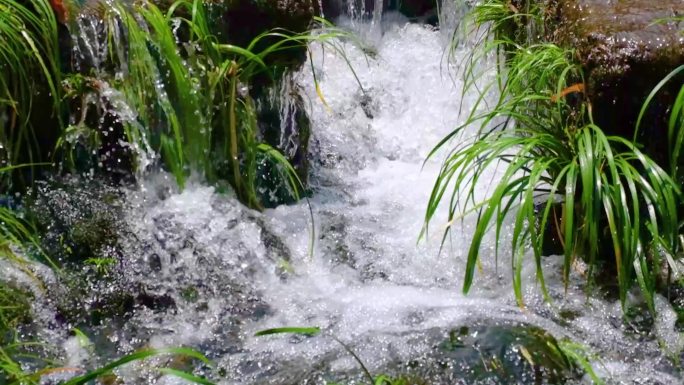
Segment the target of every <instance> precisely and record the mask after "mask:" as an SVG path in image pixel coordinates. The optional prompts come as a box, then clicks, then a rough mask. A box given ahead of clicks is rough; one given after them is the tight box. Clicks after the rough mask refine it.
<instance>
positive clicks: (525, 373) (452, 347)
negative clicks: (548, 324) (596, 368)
mask: <svg viewBox="0 0 684 385" xmlns="http://www.w3.org/2000/svg"><path fill="white" fill-rule="evenodd" d="M318 338H322V337H318ZM376 338H378V336H362V337H359V338H357V339H356V341H355V343H354V344H353V345H350V346H349V348H350V349H351V350H352V351H355V352H356V354H357V355H358V356H359V357H368V355H369V354H373V353H369V352H366V351H365V349H369V348H370V349H371V350H372V349H373V347H375V348H379V347H378V346H377V345H378V343H382V342H378V341H379V340H380V341H383V340H385V341H386V339H387V338H388V335H386V334H384V335H381V338H380V339H379V340H378V339H376ZM391 340H392V341H393V342H392V343H391V344H389V345H388V346H387V348H386V349H385V348H383V349H382V351H383V356H385V357H387V356H389V357H391V356H392V355H393V349H395V347H394V345H395V344H398V345H402V344H406V345H409V346H411V345H412V344H414V343H415V344H416V345H423V344H424V343H425V342H427V343H428V344H429V345H431V346H432V349H431V350H429V351H427V352H425V353H423V354H421V355H420V356H417V357H414V358H411V359H409V360H396V359H395V361H394V362H390V363H388V364H384V365H382V366H380V367H369V368H368V369H369V370H370V371H371V373H383V374H386V375H389V376H391V377H393V378H401V379H407V380H409V379H410V381H411V382H409V383H411V384H423V383H425V384H563V383H566V382H568V381H572V380H577V379H578V378H579V377H580V374H581V373H579V372H578V371H577V370H576V369H575V368H574V367H573V363H572V362H571V361H570V360H569V359H568V357H566V356H565V354H564V353H563V352H562V350H561V349H560V347H559V345H558V342H557V341H556V339H555V338H554V337H553V336H551V335H550V334H549V333H547V332H546V331H544V330H542V329H540V328H538V327H536V326H531V325H526V324H518V323H510V322H502V323H496V324H493V323H492V322H491V321H488V322H484V323H480V322H475V323H473V324H472V325H471V326H461V327H455V328H453V329H447V330H445V329H441V328H432V329H428V330H423V331H413V332H405V333H401V334H393V335H392V336H391ZM348 354H349V352H348V351H347V350H346V349H345V348H342V347H340V349H338V350H335V351H332V352H329V353H328V354H325V355H322V356H321V357H320V358H319V359H318V360H317V361H315V362H307V363H306V364H305V365H306V366H303V365H301V364H298V363H295V362H287V363H274V364H273V365H270V367H272V369H273V371H274V373H273V375H275V376H276V380H275V382H274V383H280V384H303V383H319V382H323V381H322V380H325V381H326V382H335V383H363V382H364V381H366V378H365V377H364V374H363V373H362V371H361V368H360V367H359V368H357V369H347V370H343V371H340V370H339V369H333V367H332V365H331V363H332V362H334V361H335V360H338V359H339V358H340V357H343V356H344V355H348Z"/></svg>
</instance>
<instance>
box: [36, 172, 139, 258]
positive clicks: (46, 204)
mask: <svg viewBox="0 0 684 385" xmlns="http://www.w3.org/2000/svg"><path fill="white" fill-rule="evenodd" d="M121 198H122V194H121V192H120V191H118V190H117V189H115V188H112V187H109V186H107V185H106V184H104V183H102V182H100V181H95V180H89V181H81V180H78V179H76V178H66V179H61V180H57V179H53V180H52V181H50V182H40V183H39V184H38V185H37V189H36V191H33V192H31V193H30V194H29V195H28V196H27V198H26V210H27V213H28V216H29V217H30V218H31V219H32V220H33V221H34V222H35V223H36V225H37V227H38V229H39V231H40V233H41V234H43V237H42V238H41V241H42V246H43V249H44V250H45V251H46V252H47V253H48V255H49V257H51V259H52V260H54V261H57V262H59V263H63V264H67V265H68V264H70V263H74V264H76V265H75V267H76V268H80V264H81V263H83V262H84V261H86V260H88V259H99V260H102V259H107V258H113V259H114V260H116V261H118V260H119V257H120V256H119V254H118V248H117V245H118V236H119V235H120V234H121V233H122V232H124V231H125V227H124V226H123V225H124V223H123V221H122V218H123V209H124V205H123V203H122V201H121Z"/></svg>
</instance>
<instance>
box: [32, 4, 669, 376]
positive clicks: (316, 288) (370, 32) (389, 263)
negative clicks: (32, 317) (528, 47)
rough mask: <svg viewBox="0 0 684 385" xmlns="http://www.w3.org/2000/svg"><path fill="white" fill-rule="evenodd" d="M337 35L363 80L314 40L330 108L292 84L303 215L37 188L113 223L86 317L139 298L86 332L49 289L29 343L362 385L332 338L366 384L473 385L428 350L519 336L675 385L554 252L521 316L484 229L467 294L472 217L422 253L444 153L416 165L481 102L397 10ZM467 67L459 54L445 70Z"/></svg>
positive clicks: (665, 336) (230, 203) (435, 34)
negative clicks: (413, 380)
mask: <svg viewBox="0 0 684 385" xmlns="http://www.w3.org/2000/svg"><path fill="white" fill-rule="evenodd" d="M341 24H345V22H344V21H341ZM347 25H350V26H351V27H353V28H356V29H357V31H360V32H362V33H361V35H363V36H366V37H367V39H366V40H367V44H368V45H369V46H370V49H368V48H366V49H361V48H359V47H357V46H355V45H352V44H347V43H341V44H343V45H344V47H345V51H346V55H347V58H348V60H349V62H350V63H351V65H352V67H353V68H354V69H355V71H356V73H357V75H358V79H359V81H360V84H359V83H357V81H356V79H355V77H354V76H353V74H352V72H351V71H350V70H349V68H348V64H347V62H346V60H345V59H344V58H343V57H341V56H340V55H339V54H337V53H335V52H334V51H333V50H331V49H329V48H328V49H323V48H322V47H319V46H317V45H316V46H312V47H311V48H312V50H313V55H312V58H313V67H314V71H316V75H317V79H319V81H320V84H319V85H320V90H321V92H320V94H321V95H322V97H323V98H324V99H325V102H323V101H322V100H321V97H319V94H318V93H317V91H316V89H315V87H314V84H313V80H312V74H311V66H309V65H308V63H307V65H305V66H304V67H303V68H304V69H303V70H302V71H301V72H300V73H297V74H296V75H295V80H296V82H297V84H298V86H299V88H300V89H301V91H302V92H303V94H304V95H305V99H307V106H308V113H309V115H310V117H311V120H312V135H313V136H312V138H311V145H310V150H309V157H310V161H311V164H312V166H311V174H312V175H311V184H312V187H313V195H312V196H311V197H310V199H309V201H308V202H306V201H303V202H301V203H298V204H294V205H289V206H280V207H278V208H276V209H271V210H267V211H266V212H264V213H258V212H254V211H250V210H248V209H245V208H244V207H243V206H241V205H240V204H239V203H238V202H237V200H236V199H234V198H233V197H231V196H230V195H229V194H219V193H217V192H216V191H215V190H214V188H212V187H208V186H205V185H202V184H201V183H194V184H191V185H190V186H189V187H187V188H186V189H185V191H183V192H181V193H178V192H176V191H175V189H174V188H173V183H172V181H171V179H170V178H169V177H168V176H166V175H164V174H157V175H154V176H149V177H148V178H147V179H146V180H145V181H144V182H143V183H142V185H141V187H140V189H138V190H135V191H126V192H123V193H121V192H115V193H112V194H114V195H116V194H123V198H124V199H123V201H124V202H125V203H123V204H121V205H120V206H117V207H116V208H112V207H110V206H107V205H106V204H104V203H103V205H104V207H100V206H97V205H94V206H93V207H90V206H88V207H87V208H86V207H85V206H81V205H82V203H81V202H82V201H81V200H79V199H83V201H98V200H103V199H104V198H103V197H102V195H97V194H96V193H94V192H91V191H88V190H87V189H85V190H84V191H82V192H81V194H82V196H80V197H74V196H73V195H70V194H69V193H66V192H65V191H64V190H60V189H54V188H53V189H49V190H46V191H45V192H44V194H45V197H47V200H48V201H50V202H51V203H50V204H51V205H53V206H56V207H58V208H59V207H61V209H63V210H77V211H79V210H80V211H79V212H82V211H83V210H90V211H88V212H95V211H97V210H100V209H101V210H110V211H113V212H112V214H111V215H113V216H114V218H116V220H117V221H118V222H119V226H120V227H121V228H122V229H123V230H121V232H120V237H121V241H120V244H119V250H118V251H117V253H118V254H117V255H118V256H119V257H120V258H121V259H122V260H123V262H122V263H121V265H120V266H118V267H117V269H119V271H120V272H121V273H122V274H121V278H119V280H118V281H116V282H115V283H111V282H109V283H102V282H90V284H91V287H90V288H86V289H85V290H84V292H85V294H84V298H85V300H84V302H85V304H86V305H87V307H88V306H89V308H90V309H95V308H96V307H97V306H101V304H102V303H103V301H106V298H109V297H107V295H108V293H111V292H115V291H116V290H117V289H119V288H121V287H124V288H127V289H130V288H135V290H136V291H137V292H141V293H142V294H138V295H137V297H135V298H134V299H133V300H132V301H134V302H135V303H136V306H134V307H133V309H132V310H131V311H130V312H128V314H127V315H126V316H123V317H118V318H115V319H114V320H112V321H107V322H105V323H103V324H100V325H98V326H94V327H89V328H86V327H85V326H84V325H78V324H69V323H59V322H56V321H54V314H53V312H54V311H55V307H59V306H58V305H55V303H56V302H59V301H58V300H56V299H55V298H58V297H59V294H57V292H55V291H54V290H57V289H51V290H53V291H52V292H51V293H50V294H48V295H45V296H40V297H39V298H38V300H37V302H36V307H37V308H38V309H39V315H40V317H39V318H40V319H42V320H43V324H44V325H45V328H43V330H41V332H40V333H41V334H42V336H43V337H44V338H46V339H47V340H48V341H50V342H52V343H54V344H55V345H58V346H61V347H63V349H64V351H65V352H66V353H65V355H66V360H67V362H68V363H69V365H70V366H77V367H78V366H82V365H96V364H97V363H98V362H105V361H106V360H108V359H111V358H113V357H116V356H120V355H121V354H124V353H128V352H131V351H133V350H135V349H137V348H140V347H142V346H151V347H169V346H191V347H194V348H196V349H198V350H199V351H201V352H203V353H205V354H206V355H207V356H208V357H209V358H210V359H212V360H213V361H214V362H215V363H216V366H217V367H218V368H220V369H215V370H214V371H213V372H212V373H214V374H213V376H214V377H212V378H213V379H215V380H218V382H220V383H225V384H251V383H270V384H291V383H323V382H324V381H325V380H329V379H334V378H338V379H339V378H345V377H347V378H351V379H352V381H361V380H362V378H361V377H360V376H359V375H358V373H360V369H359V366H358V363H357V362H356V361H355V360H354V359H353V357H352V356H351V355H350V354H349V353H348V352H346V351H345V349H344V348H342V347H341V345H340V343H338V342H337V341H335V339H337V340H339V341H342V342H343V343H345V344H346V345H347V346H348V347H350V348H351V349H352V350H353V351H354V352H355V353H356V354H357V355H358V357H359V358H360V359H361V360H362V361H363V362H364V363H365V364H366V366H367V367H368V369H369V370H371V371H372V372H374V373H377V372H380V371H385V370H386V371H390V372H391V371H392V370H395V371H399V372H401V371H403V370H406V368H408V367H411V368H413V369H415V370H416V371H417V372H419V373H422V375H424V376H425V377H426V378H427V379H428V380H432V381H433V383H440V384H441V383H443V384H447V383H459V382H460V381H462V382H467V380H464V378H467V377H465V376H464V373H465V371H466V370H467V369H461V371H459V370H458V368H455V367H449V369H448V370H445V369H441V371H440V370H434V368H430V367H429V366H430V363H431V362H432V361H430V357H431V354H432V352H433V351H434V349H435V345H436V342H435V341H439V339H440V338H443V337H444V336H446V335H447V331H448V330H450V329H451V328H455V327H460V326H472V325H475V324H477V323H483V324H486V325H495V324H497V325H512V324H516V325H517V324H520V323H523V324H526V325H535V326H538V327H540V328H542V329H544V330H546V331H548V332H549V333H550V334H552V335H553V336H555V337H557V338H564V337H568V338H570V339H572V340H573V341H577V342H580V343H582V344H585V345H586V346H587V347H588V348H590V349H591V350H592V351H593V352H594V353H596V354H597V357H599V358H600V361H597V363H596V364H595V365H594V366H595V369H596V371H597V372H598V373H599V374H600V375H602V376H605V377H606V378H607V380H608V382H610V383H644V384H646V383H661V384H670V383H677V382H680V381H681V379H680V378H679V377H678V375H677V374H676V371H675V370H674V369H672V365H671V364H669V363H668V362H669V361H668V360H667V359H666V358H665V357H664V356H663V354H662V350H661V349H660V348H659V342H658V338H656V337H655V336H653V335H645V334H643V333H638V332H637V331H635V330H636V329H639V327H638V325H632V324H628V323H625V322H623V320H622V318H621V310H620V307H619V302H618V301H617V300H615V299H606V298H604V297H599V295H600V294H601V293H600V292H599V291H598V290H595V291H594V292H596V293H597V294H592V296H589V297H587V296H586V295H585V292H584V287H583V284H582V282H583V281H582V279H581V277H579V274H575V275H577V277H575V278H573V281H572V282H571V283H570V286H569V289H568V292H567V293H565V289H564V287H563V284H562V282H561V279H560V277H559V272H560V267H559V266H560V260H559V259H558V258H556V257H548V258H546V259H545V264H546V265H547V266H546V268H547V269H546V272H547V282H548V283H549V286H550V293H551V298H552V300H553V301H552V302H551V303H550V304H549V303H546V302H544V301H543V298H542V296H541V293H540V292H539V290H538V288H537V285H536V284H535V283H534V270H533V269H532V266H530V267H529V268H527V269H526V275H527V277H528V278H527V279H526V280H525V282H526V284H525V288H524V290H525V303H526V306H527V307H526V308H525V309H520V308H519V307H518V306H516V304H515V299H514V298H513V295H512V286H511V282H510V278H509V273H510V269H509V267H508V266H509V263H508V261H507V259H506V257H507V255H508V254H507V252H506V247H505V244H503V243H502V251H501V252H500V255H499V263H498V264H497V263H495V257H494V252H493V248H494V240H493V234H492V236H490V238H489V239H488V241H487V242H486V244H485V246H484V247H483V253H482V255H481V260H482V268H481V270H479V271H478V274H477V275H476V280H475V285H474V288H473V290H472V291H471V292H470V293H469V294H468V295H467V296H465V295H463V294H462V293H461V284H462V279H463V266H464V260H465V254H466V252H467V248H468V246H469V243H468V241H469V234H470V232H471V231H472V226H473V223H474V218H466V219H465V220H464V221H463V222H462V223H458V224H456V225H455V228H454V231H453V232H452V236H451V237H450V238H449V239H447V242H446V243H445V245H444V248H443V249H442V250H441V251H440V240H441V232H442V230H443V226H444V225H445V220H444V218H443V217H438V218H437V219H436V220H435V221H434V222H433V224H432V227H431V228H430V232H428V234H427V237H426V238H425V239H422V240H420V241H419V240H418V235H419V234H420V231H421V228H422V226H423V218H424V210H425V206H426V203H427V199H428V197H429V193H430V191H431V188H432V185H433V183H434V181H435V178H436V176H437V174H438V171H439V168H440V164H441V163H440V159H441V156H443V155H444V154H440V155H438V156H436V157H435V158H434V159H431V160H430V161H428V162H426V163H424V160H425V158H426V156H427V154H428V153H429V151H430V150H431V149H432V147H433V146H434V145H435V144H436V143H437V142H438V141H439V140H440V139H441V138H442V137H443V136H444V135H445V134H447V133H448V132H449V131H450V130H451V129H453V128H454V127H455V126H456V125H457V124H458V123H459V121H460V119H462V118H460V117H459V113H458V111H459V110H460V109H462V110H463V111H469V109H470V108H471V107H472V105H473V103H475V100H476V98H477V95H476V94H474V93H473V94H466V95H464V96H463V97H462V95H461V91H462V84H461V82H460V80H459V79H460V78H459V77H458V76H457V75H456V74H457V73H458V70H459V68H458V67H457V66H455V65H453V64H452V61H449V60H447V58H446V56H445V49H446V41H447V39H446V38H445V37H446V34H445V32H443V31H439V30H435V29H433V28H431V27H428V26H422V25H417V24H406V23H405V22H403V21H402V20H401V18H400V17H395V16H393V15H391V14H388V15H384V21H383V22H382V24H381V23H380V21H379V19H376V20H375V21H374V22H370V21H368V22H361V21H358V20H356V21H354V22H353V23H352V22H351V21H348V22H347ZM378 25H380V27H381V28H378ZM467 54H468V48H467V46H466V47H462V48H460V49H459V50H458V51H457V52H455V54H454V57H455V58H459V57H460V58H462V57H465V55H467ZM482 68H483V69H484V68H486V63H483V64H482ZM493 75H494V74H490V75H489V76H493ZM462 140H466V139H462ZM492 178H496V172H495V170H493V171H492ZM478 189H479V190H478V195H479V196H484V195H485V194H486V193H487V186H486V184H484V185H482V186H479V187H478ZM105 195H106V192H105ZM74 202H76V203H74ZM74 206H76V208H75V207H74ZM98 207H99V208H98ZM75 215H80V214H75ZM312 229H313V232H312ZM504 236H505V234H504ZM312 239H313V241H314V242H313V247H312V246H311V241H312ZM502 242H504V241H502ZM45 274H47V273H45ZM103 298H104V299H103ZM658 302H659V303H660V308H661V316H660V317H659V318H658V319H657V320H656V321H655V330H657V331H658V332H659V339H660V341H661V342H662V343H663V346H665V347H667V348H670V349H676V348H677V347H678V346H679V345H680V342H679V336H678V334H677V333H675V332H674V318H673V315H672V311H671V310H669V308H668V307H667V305H665V303H666V301H664V300H658ZM96 324H97V323H96ZM283 326H317V327H321V328H322V329H323V331H324V332H323V334H322V335H320V336H317V337H310V338H308V337H304V336H287V335H278V336H268V337H254V336H253V335H254V333H255V332H257V331H259V330H263V329H268V328H276V327H283ZM73 327H80V328H82V329H83V330H84V331H86V332H87V334H89V336H91V339H92V340H93V342H94V343H95V346H94V347H93V346H84V345H83V344H80V343H79V342H78V339H77V337H70V330H71V329H72V328H73ZM633 329H635V330H633ZM406 363H411V365H413V366H411V365H408V366H407V365H405V364H406ZM166 364H168V363H166ZM171 364H173V365H175V366H176V367H184V365H185V366H187V365H188V363H187V362H172V363H171ZM134 368H137V366H135V365H132V366H128V367H125V368H124V369H122V370H119V371H118V372H117V374H118V376H119V377H120V378H122V379H125V380H126V381H127V383H131V384H135V383H143V382H148V381H149V382H155V381H156V383H162V384H176V383H182V380H180V379H178V378H176V377H172V376H161V377H160V375H159V374H158V373H156V372H150V371H147V372H145V371H143V372H140V371H134V370H133V369H134ZM445 372H448V373H446V374H445ZM207 373H208V372H207ZM216 373H220V374H221V377H219V378H217V377H215V376H216ZM580 380H581V379H580ZM584 380H585V381H586V380H587V379H586V378H585V379H584ZM306 381H308V382H306ZM521 381H523V382H524V380H521ZM487 383H488V382H487Z"/></svg>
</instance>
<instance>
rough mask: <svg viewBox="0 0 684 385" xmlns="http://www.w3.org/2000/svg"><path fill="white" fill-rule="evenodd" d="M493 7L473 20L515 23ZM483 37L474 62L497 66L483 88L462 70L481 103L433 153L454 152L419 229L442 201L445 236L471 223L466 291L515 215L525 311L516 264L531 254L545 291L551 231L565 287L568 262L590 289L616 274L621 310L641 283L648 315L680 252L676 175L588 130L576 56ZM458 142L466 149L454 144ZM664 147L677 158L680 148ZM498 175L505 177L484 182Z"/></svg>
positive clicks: (675, 128)
mask: <svg viewBox="0 0 684 385" xmlns="http://www.w3.org/2000/svg"><path fill="white" fill-rule="evenodd" d="M499 3H501V2H498V1H487V2H485V3H483V5H480V6H478V7H476V8H475V10H474V12H475V16H474V18H475V20H476V21H478V20H480V21H482V20H483V21H487V22H489V23H492V24H490V25H491V26H493V27H492V28H495V29H494V30H495V31H498V30H497V29H496V26H497V25H498V24H497V23H501V22H503V21H505V20H507V18H508V17H511V16H506V12H504V11H502V10H501V9H500V6H501V4H499ZM494 4H498V6H499V8H497V9H498V10H497V12H499V13H498V16H496V17H498V19H497V20H498V21H497V20H494V19H493V17H494V16H492V15H493V14H494V11H493V10H492V9H491V8H492V7H493V5H494ZM490 16H491V17H490ZM488 36H489V37H488V38H487V39H486V40H484V41H482V42H481V45H480V47H481V49H482V51H481V52H480V54H479V55H481V56H480V57H486V56H487V55H489V54H494V55H497V57H498V58H499V60H501V61H502V63H503V66H501V67H499V72H498V75H497V76H495V78H494V80H492V81H489V82H485V84H484V86H482V87H483V88H480V89H475V87H476V86H475V84H477V83H482V82H483V79H482V78H481V77H480V76H479V75H478V74H477V73H476V72H475V70H474V69H473V68H472V66H473V64H472V63H471V64H470V66H471V68H466V70H465V73H466V79H467V81H466V89H467V90H469V91H471V92H472V91H474V92H477V91H479V92H480V95H481V96H480V98H479V99H478V100H477V102H476V103H475V106H474V107H473V108H472V110H471V111H469V112H468V113H467V118H466V119H465V122H464V123H463V124H462V125H460V126H458V127H457V128H456V129H454V130H453V131H452V132H451V133H450V134H449V135H447V136H446V137H445V138H444V139H443V140H442V141H440V142H439V143H438V144H437V146H436V147H435V149H434V150H433V151H432V152H431V153H430V155H429V156H430V157H434V156H435V155H436V154H437V152H438V151H439V150H442V149H444V148H447V147H450V149H449V151H448V155H447V157H446V160H445V161H444V163H443V166H442V168H441V171H440V174H439V176H438V178H437V180H436V182H435V186H434V189H433V192H432V195H431V197H430V199H429V203H428V206H427V209H426V216H425V228H424V231H427V229H428V224H429V223H430V222H431V221H432V220H433V218H434V216H435V214H436V213H437V209H438V207H439V206H441V205H446V206H447V209H448V221H449V222H448V224H449V225H448V226H447V228H446V230H445V233H444V237H446V236H447V235H448V233H449V231H450V229H451V225H452V224H453V223H454V222H456V221H459V220H462V219H463V218H464V217H465V216H467V215H475V216H476V226H475V230H474V233H473V237H472V241H471V244H470V249H469V252H468V256H467V261H466V266H465V279H464V284H463V290H464V292H468V290H469V289H470V288H471V286H472V283H473V280H474V276H475V270H476V266H477V265H478V258H479V257H480V253H481V249H482V244H483V241H484V237H485V234H486V233H488V232H490V231H494V233H495V238H496V245H495V249H496V257H497V258H498V256H499V249H500V248H501V246H502V245H501V243H500V242H499V239H500V238H501V234H502V229H503V226H504V224H505V223H507V220H510V221H512V222H511V226H512V240H511V244H510V245H509V246H510V263H511V267H512V272H513V273H512V274H513V277H512V278H513V290H514V292H515V296H516V298H517V301H518V303H519V304H520V306H523V305H524V304H523V298H522V296H523V295H522V276H521V274H522V267H523V261H524V258H526V257H527V256H528V255H531V257H532V258H533V260H534V264H535V266H536V277H537V280H538V282H539V283H540V286H541V288H542V291H543V293H544V294H545V295H546V293H547V291H546V284H545V280H544V272H543V268H542V265H543V263H542V254H543V247H542V246H543V244H544V242H545V240H547V238H550V237H552V236H555V237H558V238H559V239H560V242H561V247H562V250H563V252H562V253H563V256H564V263H563V277H564V280H565V284H566V287H567V284H568V282H569V276H570V272H571V269H572V266H573V264H574V262H575V261H576V259H577V258H583V259H584V260H585V261H586V262H587V263H588V266H589V269H588V279H589V281H590V282H593V281H594V279H595V278H596V276H597V273H598V270H599V266H600V267H601V268H600V270H602V271H604V272H605V271H608V272H613V273H614V274H615V279H616V281H617V284H618V287H619V297H620V300H621V303H622V305H623V307H624V306H625V305H626V299H627V293H628V292H629V290H630V289H631V288H632V287H633V286H635V285H637V286H639V287H640V288H641V293H642V294H643V296H644V298H645V300H646V302H647V304H648V306H649V309H650V310H651V311H653V312H655V306H654V300H653V296H654V294H655V292H656V286H657V283H658V277H659V274H660V273H661V271H662V270H663V269H667V268H672V269H676V266H675V261H674V258H675V255H676V253H677V251H678V250H679V241H678V236H679V228H680V225H679V205H680V202H681V200H682V196H681V191H680V187H679V185H678V183H676V181H675V179H673V177H674V175H671V174H670V173H668V172H667V171H666V170H665V169H663V168H662V167H661V166H660V165H658V164H656V162H654V161H653V160H652V159H650V158H649V157H648V156H647V155H645V154H644V153H643V152H642V151H641V150H640V149H639V146H638V144H637V143H634V142H632V141H630V140H628V139H625V138H620V137H614V136H607V135H606V134H604V132H603V131H602V130H601V128H599V127H597V126H596V125H594V124H593V122H592V119H591V105H590V103H589V102H588V101H587V100H586V98H585V97H584V95H583V90H584V82H583V75H582V71H581V69H580V68H579V66H578V65H577V64H575V63H574V61H573V58H574V53H573V52H572V51H571V50H565V49H561V48H559V47H557V46H555V45H552V44H519V43H518V42H516V41H514V40H512V39H510V38H507V37H506V36H505V33H498V32H497V33H491V34H490V35H488ZM468 76H469V78H468ZM480 86H481V85H480ZM492 90H496V91H498V92H499V97H498V98H496V100H494V102H493V103H492V104H491V105H487V100H486V98H485V95H486V94H487V93H489V92H490V91H492ZM464 92H466V91H464ZM680 96H681V95H680ZM682 98H684V96H683V97H682ZM679 103H680V104H681V103H682V102H681V101H679ZM678 108H679V107H678ZM677 119H680V118H679V113H673V119H672V122H673V123H672V126H671V127H672V128H671V132H672V133H671V135H670V138H671V139H672V138H679V134H678V133H679V132H680V131H681V128H682V127H681V121H680V120H677ZM473 131H474V133H473ZM464 138H465V142H462V143H463V144H453V143H454V140H455V139H460V140H464ZM671 144H672V146H671V147H670V148H671V151H672V152H673V154H674V158H675V159H676V158H677V157H678V153H679V152H678V151H679V150H678V149H679V148H680V147H681V141H674V142H671ZM495 169H497V170H499V171H500V175H501V176H500V177H499V178H498V179H497V180H490V178H491V177H490V176H491V175H492V171H493V170H495ZM482 183H491V188H490V194H489V195H487V196H479V195H476V186H477V185H478V184H482ZM552 231H553V233H551V232H552ZM444 239H445V238H444Z"/></svg>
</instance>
